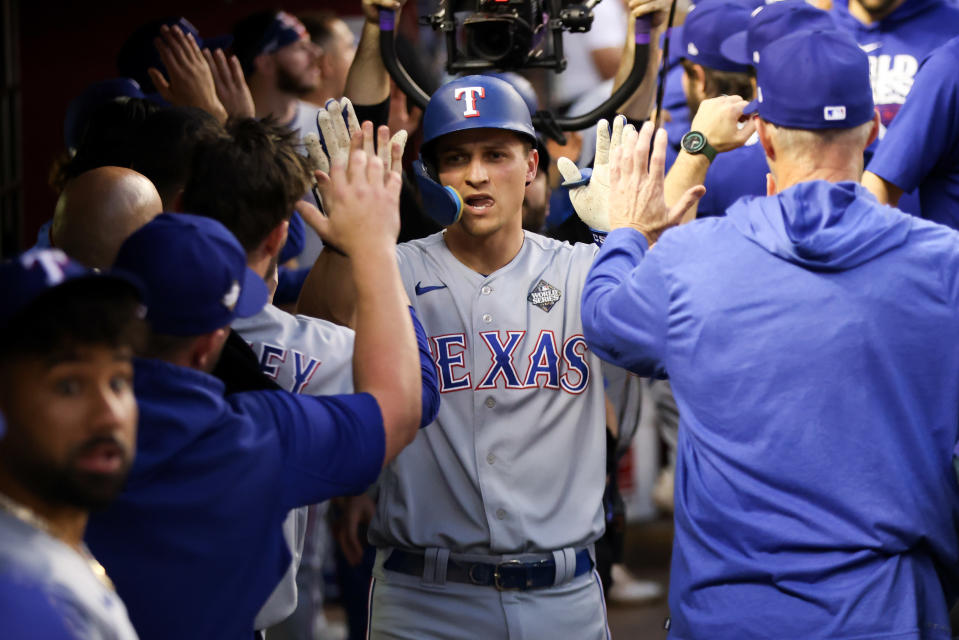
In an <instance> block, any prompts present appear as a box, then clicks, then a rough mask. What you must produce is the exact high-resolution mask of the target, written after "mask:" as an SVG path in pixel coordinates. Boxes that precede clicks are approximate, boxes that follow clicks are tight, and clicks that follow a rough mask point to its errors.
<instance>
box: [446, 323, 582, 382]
mask: <svg viewBox="0 0 959 640" xmlns="http://www.w3.org/2000/svg"><path fill="white" fill-rule="evenodd" d="M505 333H506V335H505V336H501V332H499V331H481V332H480V333H479V338H480V340H479V341H477V342H481V343H482V344H484V345H485V346H486V349H487V351H488V353H489V358H490V365H489V369H488V370H487V371H486V373H485V374H483V376H482V378H480V382H479V384H477V385H476V387H475V390H477V391H479V390H484V389H498V388H505V389H537V388H540V389H557V390H559V389H562V390H563V391H565V392H567V393H570V394H573V395H578V394H580V393H582V392H583V391H584V390H585V389H586V387H587V386H588V385H589V374H590V371H589V364H588V363H587V361H586V352H587V347H586V341H585V339H584V338H583V336H581V335H574V336H571V337H570V338H568V339H567V340H566V342H565V343H563V345H562V348H560V347H559V346H558V345H557V342H556V336H555V334H554V333H553V332H552V331H550V330H548V329H544V330H543V331H540V333H539V336H538V337H537V338H536V341H535V342H534V343H533V345H532V347H531V348H530V349H529V352H528V353H524V354H517V351H518V348H519V345H520V343H521V342H522V341H523V338H524V337H525V336H526V332H525V331H506V332H505ZM430 346H431V351H432V352H433V362H434V363H435V364H436V369H437V372H438V373H439V378H440V392H441V393H449V392H451V391H464V390H472V389H473V385H472V381H471V377H470V367H469V365H468V364H467V362H468V358H471V356H470V354H469V348H468V346H467V342H466V335H465V334H462V333H455V334H448V335H441V336H431V337H430ZM524 360H525V361H526V368H525V372H524V374H523V375H520V372H519V370H518V369H517V364H521V363H522V362H523V361H524ZM470 361H471V360H470Z"/></svg>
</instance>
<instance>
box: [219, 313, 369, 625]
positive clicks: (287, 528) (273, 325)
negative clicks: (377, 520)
mask: <svg viewBox="0 0 959 640" xmlns="http://www.w3.org/2000/svg"><path fill="white" fill-rule="evenodd" d="M232 328H233V329H235V330H236V332H237V333H239V334H240V336H241V337H242V338H243V339H244V340H246V341H247V342H248V343H249V344H250V346H251V347H252V348H253V351H254V353H256V355H257V357H258V358H259V359H260V370H261V371H263V372H264V373H265V374H266V375H268V376H270V377H271V378H273V379H274V380H276V383H277V384H278V385H280V387H282V388H283V389H285V390H287V391H290V392H292V393H305V394H309V395H333V394H340V393H353V338H354V333H353V330H352V329H348V328H346V327H341V326H339V325H335V324H333V323H331V322H327V321H325V320H318V319H316V318H308V317H306V316H294V315H291V314H289V313H286V312H285V311H282V310H280V309H278V308H276V307H275V306H273V305H271V304H268V305H266V306H265V307H264V308H263V310H262V311H260V313H258V314H256V315H255V316H252V317H250V318H238V319H237V320H235V321H234V322H233V325H232ZM306 522H307V507H302V508H300V509H294V510H293V511H291V512H290V514H289V515H288V516H287V518H286V520H285V521H284V522H283V534H284V537H285V538H286V541H287V544H288V545H289V547H290V553H291V554H292V556H293V559H292V561H291V563H290V567H289V568H288V569H287V572H286V574H285V575H284V576H283V579H282V580H281V581H280V583H279V584H278V585H277V587H276V589H275V590H274V591H273V593H272V594H270V597H269V599H268V600H267V601H266V603H265V604H264V605H263V608H262V609H261V610H260V612H259V613H258V614H257V616H256V620H255V621H254V626H255V628H257V629H265V628H267V627H271V626H273V625H274V624H277V623H279V622H281V621H282V620H285V619H286V618H287V617H289V615H290V614H291V613H293V611H294V609H296V602H297V587H296V572H297V570H298V569H299V566H300V560H301V558H302V555H303V544H304V541H305V537H306Z"/></svg>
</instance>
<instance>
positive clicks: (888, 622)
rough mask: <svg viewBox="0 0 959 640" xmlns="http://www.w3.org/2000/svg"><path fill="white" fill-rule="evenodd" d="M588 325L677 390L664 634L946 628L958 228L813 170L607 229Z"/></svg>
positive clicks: (587, 305) (956, 550)
mask: <svg viewBox="0 0 959 640" xmlns="http://www.w3.org/2000/svg"><path fill="white" fill-rule="evenodd" d="M583 325H584V333H585V336H586V339H587V342H588V344H589V345H590V348H592V349H594V350H595V351H596V352H597V354H598V355H599V356H600V357H601V358H604V359H606V360H609V361H610V362H613V363H614V364H617V365H619V366H623V367H625V368H627V369H629V370H631V371H633V372H635V373H638V374H640V375H647V376H648V375H653V374H658V375H665V374H666V373H667V372H668V374H669V377H670V379H671V383H672V389H673V392H674V394H675V397H676V401H677V404H678V406H679V409H680V431H679V444H678V462H677V468H676V494H675V504H676V512H675V517H676V535H675V541H674V547H673V558H672V573H671V575H670V596H669V604H670V610H671V612H672V616H673V624H672V629H671V632H670V637H671V638H677V639H679V638H682V639H689V638H708V639H716V638H719V639H727V638H735V639H737V640H740V639H746V638H790V639H792V638H803V639H810V638H857V639H861V638H877V637H880V636H881V637H883V638H886V639H890V638H895V639H897V640H900V639H903V638H942V639H944V640H945V639H946V638H949V636H950V633H949V607H950V605H951V604H952V603H953V601H954V599H955V595H956V586H957V578H959V543H957V530H959V486H957V483H956V479H955V477H954V475H953V471H952V464H951V457H952V451H953V447H954V446H955V444H956V441H957V439H959V234H957V233H956V232H954V231H952V230H950V229H947V228H946V227H943V226H940V225H936V224H932V223H929V222H927V221H924V220H920V219H918V218H914V217H911V216H908V215H906V214H904V213H902V212H900V211H898V210H896V209H892V208H889V207H884V206H881V205H879V204H878V203H877V202H876V201H875V200H874V199H873V198H872V197H871V196H870V195H869V194H868V193H867V192H866V191H865V190H864V189H862V188H861V187H860V186H859V185H857V184H853V183H839V184H830V183H827V182H822V181H817V182H808V183H803V184H799V185H796V186H794V187H792V188H790V189H787V190H786V191H784V192H783V193H781V194H779V195H778V196H772V197H757V198H744V199H741V200H739V201H738V202H737V203H736V204H734V205H733V206H732V207H731V208H730V209H729V211H728V213H727V216H726V217H725V218H709V219H705V220H697V221H695V222H693V223H691V224H689V225H686V226H684V227H680V228H678V229H674V230H671V231H669V232H667V233H666V234H665V235H663V237H662V238H661V240H660V242H659V243H658V244H657V245H656V247H655V248H654V249H653V250H652V251H649V252H648V253H647V250H646V241H645V239H644V238H643V237H642V235H641V234H639V233H637V232H636V231H634V230H632V229H621V230H617V231H613V232H612V233H610V234H609V236H608V237H607V239H606V242H605V244H604V245H603V248H602V250H601V251H600V253H599V255H598V257H597V259H596V262H595V263H594V265H593V267H592V270H591V272H590V275H589V278H588V280H587V282H586V286H585V289H584V292H583Z"/></svg>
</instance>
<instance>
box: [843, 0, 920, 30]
mask: <svg viewBox="0 0 959 640" xmlns="http://www.w3.org/2000/svg"><path fill="white" fill-rule="evenodd" d="M905 1H906V0H896V1H895V2H893V3H891V4H890V5H888V6H885V7H883V8H881V9H879V10H876V11H870V10H869V9H866V8H865V7H864V6H863V5H862V4H860V3H859V0H849V13H850V14H852V16H853V17H854V18H856V19H857V20H859V22H861V23H863V24H865V25H870V24H872V23H874V22H879V21H880V20H882V19H883V18H885V17H886V16H888V15H889V14H890V13H892V12H893V11H895V10H896V9H898V8H899V7H900V6H902V4H903V3H904V2H905Z"/></svg>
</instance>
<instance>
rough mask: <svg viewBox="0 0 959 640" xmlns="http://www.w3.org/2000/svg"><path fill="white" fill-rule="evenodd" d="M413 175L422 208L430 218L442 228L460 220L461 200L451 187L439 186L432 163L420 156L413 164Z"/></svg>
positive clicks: (461, 211)
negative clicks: (421, 201) (418, 189)
mask: <svg viewBox="0 0 959 640" xmlns="http://www.w3.org/2000/svg"><path fill="white" fill-rule="evenodd" d="M413 174H414V175H415V176H416V184H417V185H418V186H419V188H420V196H421V197H422V198H423V207H424V208H425V209H426V213H427V215H429V217H430V218H432V219H433V220H435V221H436V222H437V223H438V224H440V225H442V226H444V227H447V226H449V225H451V224H453V223H455V222H456V221H457V220H459V219H460V215H462V213H463V198H462V196H460V194H459V192H458V191H457V190H456V189H454V188H453V187H448V186H447V187H444V186H443V185H441V184H440V182H439V179H438V178H437V173H436V167H434V166H433V165H432V163H430V162H428V161H426V160H424V159H423V156H420V157H419V159H418V160H416V161H414V162H413Z"/></svg>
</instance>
